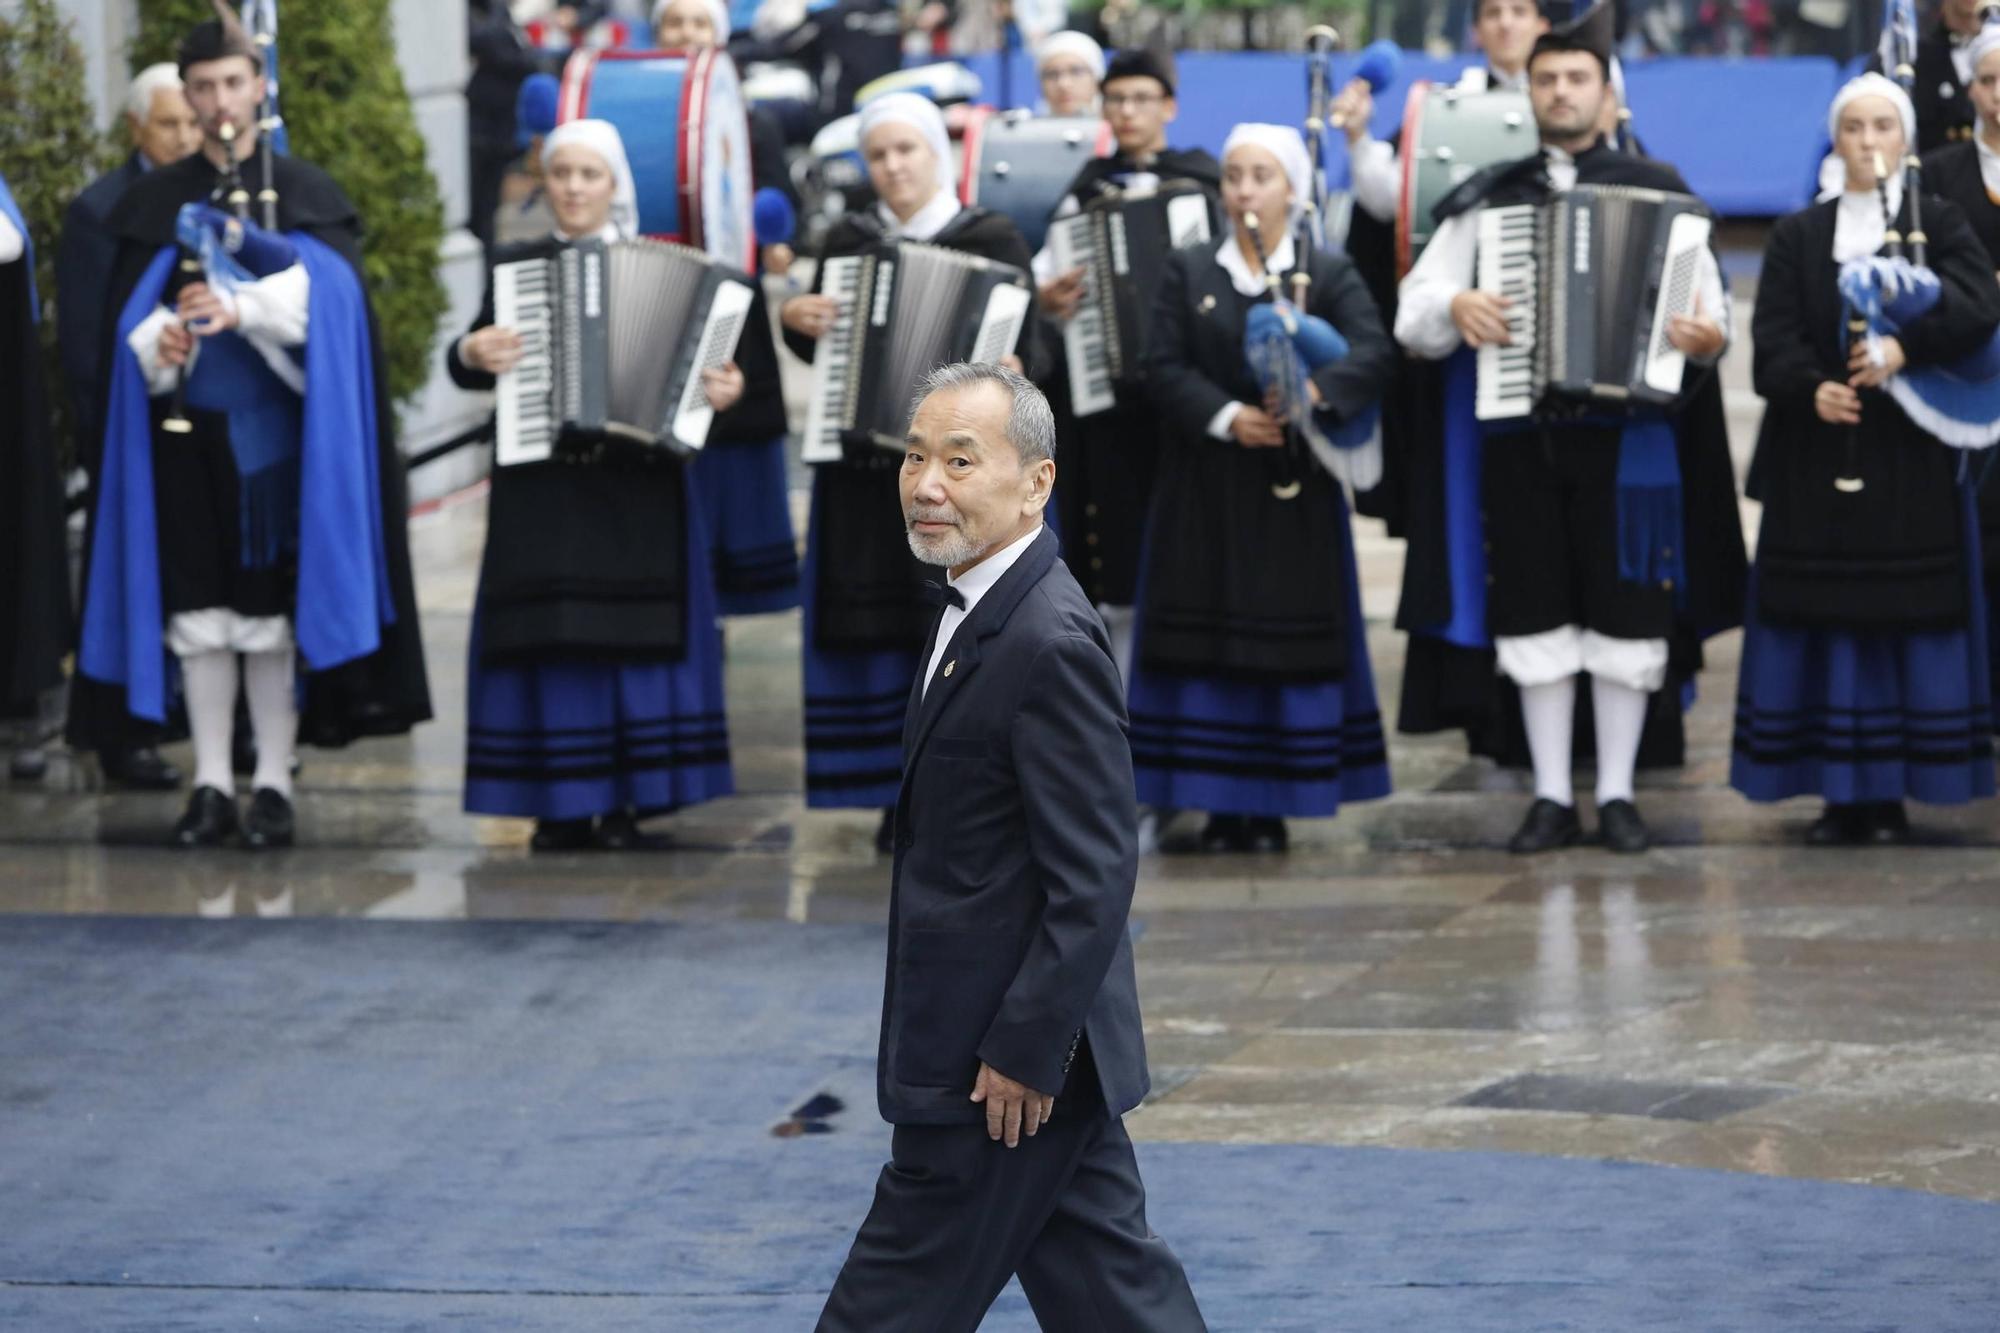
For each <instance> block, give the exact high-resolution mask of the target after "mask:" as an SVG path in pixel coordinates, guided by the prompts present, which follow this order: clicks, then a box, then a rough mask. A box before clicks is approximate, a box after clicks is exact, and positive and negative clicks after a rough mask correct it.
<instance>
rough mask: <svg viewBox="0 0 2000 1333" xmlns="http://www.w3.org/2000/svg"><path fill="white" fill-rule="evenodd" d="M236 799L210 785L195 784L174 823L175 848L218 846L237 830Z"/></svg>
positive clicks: (173, 840) (173, 843) (173, 841)
mask: <svg viewBox="0 0 2000 1333" xmlns="http://www.w3.org/2000/svg"><path fill="white" fill-rule="evenodd" d="M236 828H237V821H236V801H235V800H234V798H232V797H228V796H224V795H223V794H222V793H221V792H219V791H217V790H216V789H215V788H213V787H196V788H195V789H194V794H193V795H192V796H190V797H188V803H187V810H186V812H185V813H183V814H182V815H181V818H180V822H179V823H178V824H175V825H174V836H173V839H172V845H173V846H175V847H189V848H191V847H219V846H221V845H222V844H223V843H225V842H227V841H228V840H229V837H230V835H231V834H233V833H235V832H236Z"/></svg>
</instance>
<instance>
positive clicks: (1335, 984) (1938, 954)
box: [0, 498, 2000, 1200]
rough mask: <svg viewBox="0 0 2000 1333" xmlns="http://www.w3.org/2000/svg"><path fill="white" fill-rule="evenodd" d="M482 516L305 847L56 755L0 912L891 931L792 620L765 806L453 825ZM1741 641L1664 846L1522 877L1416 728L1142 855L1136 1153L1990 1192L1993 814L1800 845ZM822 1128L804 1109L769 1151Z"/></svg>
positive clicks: (339, 762) (36, 797) (1717, 673)
mask: <svg viewBox="0 0 2000 1333" xmlns="http://www.w3.org/2000/svg"><path fill="white" fill-rule="evenodd" d="M482 523H483V505H482V504H480V503H478V502H477V501H476V498H475V500H474V501H473V502H469V503H465V504H461V505H458V506H455V507H449V508H447V509H446V510H444V511H443V512H441V513H438V514H435V515H432V516H429V517H426V518H424V519H421V520H419V522H418V526H417V530H416V532H415V534H414V538H413V541H414V546H415V551H416V556H417V560H418V565H419V569H420V571H421V578H422V585H423V591H424V596H425V599H426V606H425V611H426V622H425V625H426V633H427V637H428V641H429V645H430V652H431V658H430V660H431V663H432V670H433V687H434V689H435V691H436V694H437V699H438V704H439V715H440V720H439V721H438V722H436V723H434V724H432V725H430V726H428V727H426V728H423V729H421V730H420V731H419V732H418V733H417V734H416V735H415V736H413V737H411V738H408V739H404V740H395V741H371V742H366V743H363V744H360V745H357V746H355V747H354V748H353V749H351V750H349V751H345V752H341V753H331V754H328V753H318V752H308V753H307V755H306V767H305V771H304V774H303V776H302V779H301V790H302V793H303V796H302V805H301V812H300V813H301V837H300V842H301V845H300V846H299V847H298V848H297V849H296V850H293V851H289V852H285V853H280V854H277V855H271V856H264V857H253V856H251V855H249V854H246V853H241V852H226V853H223V852H218V853H209V854H197V855H184V854H176V853H172V852H168V851H166V850H164V849H161V848H160V847H159V846H158V842H159V839H160V836H161V834H162V833H163V831H164V830H165V829H166V828H167V826H168V825H169V824H170V823H171V822H172V820H173V817H174V815H175V814H176V813H177V811H178V806H179V802H180V800H181V797H180V796H179V795H167V796H141V795H132V794H122V793H120V794H109V795H107V794H102V793H99V792H97V791H95V790H93V786H94V776H93V774H92V772H91V771H90V770H89V769H88V767H87V766H83V765H79V764H77V763H75V762H73V761H70V760H69V759H67V758H65V757H63V756H57V757H56V760H55V763H54V764H53V766H52V768H51V771H50V774H49V776H48V777H47V779H46V780H45V781H44V782H43V783H42V784H41V785H39V786H33V787H24V786H16V787H13V788H10V789H7V790H6V791H5V793H4V795H0V844H4V848H5V850H4V853H0V911H4V912H6V913H17V914H18V913H73V914H93V913H95V914H166V915H180V916H212V917H224V916H234V917H258V916H262V917H277V916H298V917H335V916H374V917H401V918H433V919H451V918H516V919H574V920H593V921H609V922H627V921H652V920H668V919H672V920H718V919H741V920H750V921H757V920H761V921H767V922H769V923H770V926H771V928H772V929H774V930H781V929H788V928H790V925H789V924H788V923H804V922H836V923H874V922H879V921H881V920H882V919H883V915H884V909H885V901H886V890H887V882H886V865H885V863H884V862H883V861H881V860H880V859H878V858H877V857H876V855H875V853H874V852H873V849H872V844H871V835H872V833H873V830H874V824H875V818H874V815H873V814H872V813H869V812H852V813H820V812H807V811H805V810H804V809H803V808H802V805H801V801H800V797H799V785H800V753H799V702H798V667H797V662H798V634H799V628H798V620H797V617H796V615H788V616H775V617H765V618H761V619H757V620H751V621H742V622H737V623H734V624H732V625H731V626H730V627H729V631H728V642H729V675H730V679H729V684H730V703H731V726H732V736H733V740H734V744H735V759H736V773H737V784H738V787H739V789H740V791H741V794H740V795H738V796H736V797H734V798H731V799H728V800H724V801H718V802H715V803H713V804H712V805H708V806H704V807H701V808H698V809H694V810H690V811H686V812H684V813H682V814H679V815H676V816H672V817H669V818H667V819H664V820H661V821H659V822H658V825H657V827H659V828H660V829H661V830H663V831H666V832H668V833H670V834H671V835H672V837H673V839H674V843H675V845H674V847H673V848H672V849H671V850H667V851H663V852H657V853H651V854H630V855H622V856H614V855H606V854H577V855H568V856H553V857H548V856H540V857H538V856H533V855H531V854H530V853H529V852H528V850H527V845H526V844H527V834H528V826H527V825H526V824H525V823H524V822H517V821H489V820H478V819H473V818H470V817H468V816H466V815H464V814H463V813H462V812H461V811H460V810H459V808H458V797H459V763H460V760H461V757H462V753H463V748H462V747H463V740H464V732H463V663H464V660H465V637H466V625H467V610H468V605H469V601H470V593H471V584H472V579H473V576H474V573H475V570H476V557H477V551H478V549H479V543H480V541H481V539H482V531H481V525H482ZM1364 547H1365V549H1364V552H1363V565H1364V571H1365V575H1366V577H1365V583H1366V599H1367V603H1368V610H1369V616H1370V621H1371V626H1372V641H1373V646H1374V652H1375V661H1376V663H1377V666H1378V669H1379V671H1380V674H1381V676H1382V688H1383V698H1384V700H1385V704H1386V705H1387V706H1388V708H1389V709H1390V710H1393V700H1394V699H1395V697H1396V691H1397V688H1398V669H1399V667H1400V663H1401V651H1402V645H1401V639H1400V636H1398V635H1396V634H1395V633H1393V632H1392V631H1391V630H1390V629H1389V628H1388V625H1389V617H1390V615H1391V613H1392V611H1393V606H1394V596H1395V588H1396V582H1397V572H1398V565H1399V559H1400V555H1399V550H1398V548H1397V547H1395V546H1394V545H1392V544H1391V543H1389V542H1388V541H1387V539H1386V538H1383V537H1381V536H1380V535H1379V533H1377V534H1376V535H1370V536H1367V537H1365V539H1364ZM1736 650H1737V644H1736V640H1735V638H1734V637H1733V636H1732V637H1730V638H1727V639H1724V640H1721V641H1720V642H1719V643H1718V644H1717V646H1716V651H1715V652H1714V653H1713V654H1712V657H1711V668H1710V671H1709V674H1708V675H1707V676H1706V677H1705V678H1704V680H1703V695H1702V699H1701V701H1700V702H1699V704H1698V705H1697V707H1696V710H1695V713H1694V715H1693V717H1692V718H1691V721H1690V734H1689V748H1690V762H1689V764H1688V766H1687V767H1686V768H1685V769H1684V770H1682V771H1680V772H1678V773H1674V774H1672V775H1668V776H1666V777H1664V778H1657V779H1653V780H1647V779H1643V778H1642V789H1641V793H1640V801H1641V805H1642V807H1643V808H1644V809H1645V811H1646V813H1647V815H1648V817H1649V818H1650V819H1651V820H1652V821H1653V823H1654V825H1655V828H1656V830H1657V831H1658V832H1659V834H1660V835H1661V841H1662V844H1663V845H1662V846H1661V847H1660V848H1659V849H1657V850H1655V851H1653V852H1652V853H1650V854H1648V855H1646V856H1644V857H1639V858H1632V859H1625V858H1614V857H1610V856H1608V855H1605V854H1603V853H1600V852H1595V851H1590V850H1579V851H1575V852H1570V853H1565V854H1562V855H1558V856H1554V857H1550V858H1547V859H1542V860H1536V861H1521V860H1518V859H1514V858H1510V857H1508V856H1507V855H1506V854H1505V853H1504V852H1503V851H1502V850H1500V849H1501V846H1502V843H1503V841H1504V839H1505V837H1506V835H1507V834H1508V832H1510V831H1511V829H1512V827H1513V825H1514V823H1515V822H1516V821H1517V820H1518V818H1519V815H1520V812H1521V809H1522V807H1523V806H1524V805H1525V803H1526V801H1527V799H1528V795H1527V792H1526V789H1525V787H1524V786H1523V784H1522V782H1521V781H1519V780H1518V779H1517V778H1516V777H1514V776H1513V775H1510V774H1504V773H1499V772H1496V771H1495V770H1493V769H1492V768H1491V767H1489V766H1487V765H1485V764H1483V763H1473V762H1468V761H1467V760H1466V758H1465V756H1464V752H1463V749H1462V748H1461V746H1460V745H1459V744H1457V743H1456V742H1455V741H1453V740H1452V739H1451V738H1446V737H1438V738H1423V739H1409V738H1399V739H1398V741H1397V743H1396V745H1395V748H1394V754H1393V760H1394V765H1395V774H1396V782H1397V794H1396V795H1395V796H1394V797H1393V798H1392V799H1390V800H1388V801H1385V802H1380V803H1377V804H1374V805H1371V806H1364V807H1358V808H1355V809H1353V810H1351V811H1349V812H1348V813H1346V814H1344V815H1343V816H1341V817H1340V818H1339V819H1338V820H1334V821H1306V822H1301V823H1299V824H1297V825H1295V828H1294V837H1293V846H1294V850H1293V852H1292V854H1291V855H1290V856H1288V857H1251V858H1228V859H1221V858H1204V857H1199V856H1173V855H1165V856H1154V857H1149V858H1147V860H1146V861H1145V863H1144V865H1143V867H1142V871H1141V883H1140V886H1139V894H1138V899H1137V905H1136V909H1135V923H1136V929H1137V930H1139V931H1140V932H1141V938H1140V941H1139V948H1138V956H1139V965H1140V982H1141V987H1142V990H1143V993H1144V999H1145V1004H1146V1013H1147V1024H1148V1036H1149V1041H1150V1044H1151V1054H1152V1060H1153V1065H1154V1072H1155V1084H1156V1091H1155V1095H1154V1098H1153V1100H1152V1102H1151V1103H1150V1104H1149V1105H1148V1106H1147V1107H1146V1108H1144V1109H1143V1110H1142V1111H1141V1112H1140V1113H1138V1114H1137V1115H1135V1116H1134V1117H1133V1120H1132V1130H1133V1133H1134V1135H1135V1136H1136V1137H1140V1138H1145V1139H1152V1140H1183V1141H1229V1142H1259V1143H1314V1144H1317V1143H1343V1144H1371V1145H1379V1146H1390V1147H1399V1146H1400V1147H1425V1148H1484V1149H1497V1150H1506V1151H1519V1152H1531V1153H1546V1154H1556V1155H1572V1156H1595V1157H1610V1158H1622V1159H1629V1160H1635V1161H1645V1162H1658V1163H1669V1164H1684V1165H1700V1166H1715V1167H1724V1168H1730V1169H1735V1170H1741V1171H1750V1172H1759V1173H1766V1174H1774V1175H1788V1176H1808V1177H1820V1178H1826V1179H1834V1180H1847V1181H1860V1182H1870V1183H1875V1184H1882V1185H1896V1186H1905V1187H1910V1188H1915V1189H1922V1190H1930V1191H1936V1192H1939V1193H1945V1194H1954V1195H1962V1196H1967V1197H1973V1198H1982V1199H1994V1200H2000V858H1996V856H1995V845H1996V843H2000V820H1996V811H1995V809H1994V807H1993V806H1992V805H1991V803H1989V804H1988V805H1986V806H1982V807H1977V808H1974V809H1970V810H1964V811H1956V812H1936V811H1919V812H1918V817H1919V822H1920V826H1921V829H1922V831H1923V833H1924V840H1923V845H1921V846H1918V847H1913V848H1908V849H1901V850H1866V851H1858V852H1844V853H1827V852H1815V851H1809V850H1807V849H1805V848H1803V847H1802V846H1800V845H1799V834H1800V832H1801V831H1802V829H1803V827H1804V825H1805V823H1806V822H1808V821H1809V820H1810V818H1811V817H1812V815H1813V813H1814V811H1813V810H1812V809H1811V807H1810V806H1809V805H1808V804H1806V803H1798V804H1794V805H1791V806H1786V807H1779V808H1775V809H1770V808H1756V807H1752V806H1750V805H1748V804H1747V803H1745V802H1743V801H1741V800H1740V799H1738V798H1737V797H1736V796H1734V795H1733V794H1732V793H1730V792H1729V791H1728V790H1727V789H1726V786H1725V779H1726V774H1727V760H1728V752H1727V742H1728V723H1729V718H1728V699H1729V695H1730V692H1731V686H1732V684H1733V680H1734V675H1735V667H1736ZM176 757H177V758H179V759H182V760H185V758H186V756H185V753H184V752H180V751H177V752H176ZM1580 785H1583V786H1584V789H1586V790H1587V785H1586V784H1580ZM1194 818H1195V817H1193V816H1184V817H1183V820H1182V823H1181V825H1180V831H1182V832H1185V831H1186V830H1187V829H1188V828H1190V827H1192V826H1193V820H1194ZM4 928H5V927H4V924H0V929H4ZM579 1037H580V1038H581V1039H585V1040H587V1038H588V1034H579ZM864 1111H865V1112H866V1113H867V1114H872V1108H849V1109H848V1110H847V1111H846V1112H845V1114H846V1116H847V1117H849V1118H851V1117H852V1116H854V1115H856V1114H859V1113H863V1112H864ZM831 1114H832V1111H831V1110H830V1109H828V1108H824V1107H821V1108H814V1107H810V1106H802V1107H801V1108H800V1109H799V1110H798V1112H797V1113H795V1114H794V1115H792V1116H790V1117H789V1118H787V1119H786V1120H784V1121H783V1122H781V1123H780V1124H779V1125H777V1126H776V1127H775V1128H774V1129H773V1132H775V1133H781V1134H805V1133H812V1132H815V1126H821V1127H823V1126H824V1125H825V1123H826V1121H827V1117H828V1116H829V1115H831Z"/></svg>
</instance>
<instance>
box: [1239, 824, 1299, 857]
mask: <svg viewBox="0 0 2000 1333" xmlns="http://www.w3.org/2000/svg"><path fill="white" fill-rule="evenodd" d="M1243 828H1244V832H1243V849H1244V850H1245V851H1250V852H1283V851H1286V850H1289V849H1290V847H1291V845H1292V842H1291V838H1290V837H1289V836H1288V835H1287V834H1286V832H1285V821H1284V820H1282V819H1267V818H1259V817H1252V818H1250V819H1248V820H1245V821H1244V826H1243Z"/></svg>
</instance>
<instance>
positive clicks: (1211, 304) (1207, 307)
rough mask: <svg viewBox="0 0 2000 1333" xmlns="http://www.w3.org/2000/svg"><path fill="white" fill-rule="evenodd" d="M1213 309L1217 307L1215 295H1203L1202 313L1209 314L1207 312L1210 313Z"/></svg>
mask: <svg viewBox="0 0 2000 1333" xmlns="http://www.w3.org/2000/svg"><path fill="white" fill-rule="evenodd" d="M1213 309H1215V298H1214V297H1213V296H1204V297H1202V298H1201V313H1202V314H1204V315H1206V314H1207V313H1208V312H1209V311H1211V310H1213Z"/></svg>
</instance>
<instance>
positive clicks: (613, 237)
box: [551, 222, 618, 245]
mask: <svg viewBox="0 0 2000 1333" xmlns="http://www.w3.org/2000/svg"><path fill="white" fill-rule="evenodd" d="M551 234H552V235H553V236H554V237H555V238H556V239H557V240H559V241H561V242H562V243H563V244H564V245H575V244H576V243H577V241H578V240H581V239H586V238H582V237H576V236H572V235H570V234H569V233H568V232H566V231H564V230H563V229H562V228H561V227H557V228H555V230H554V231H553V232H552V233H551ZM587 239H589V240H593V241H603V242H604V243H605V244H606V245H615V244H616V243H617V241H618V224H617V223H615V222H607V223H605V224H604V225H603V226H601V227H599V228H598V229H597V232H596V234H595V235H593V236H590V237H588V238H587Z"/></svg>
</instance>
